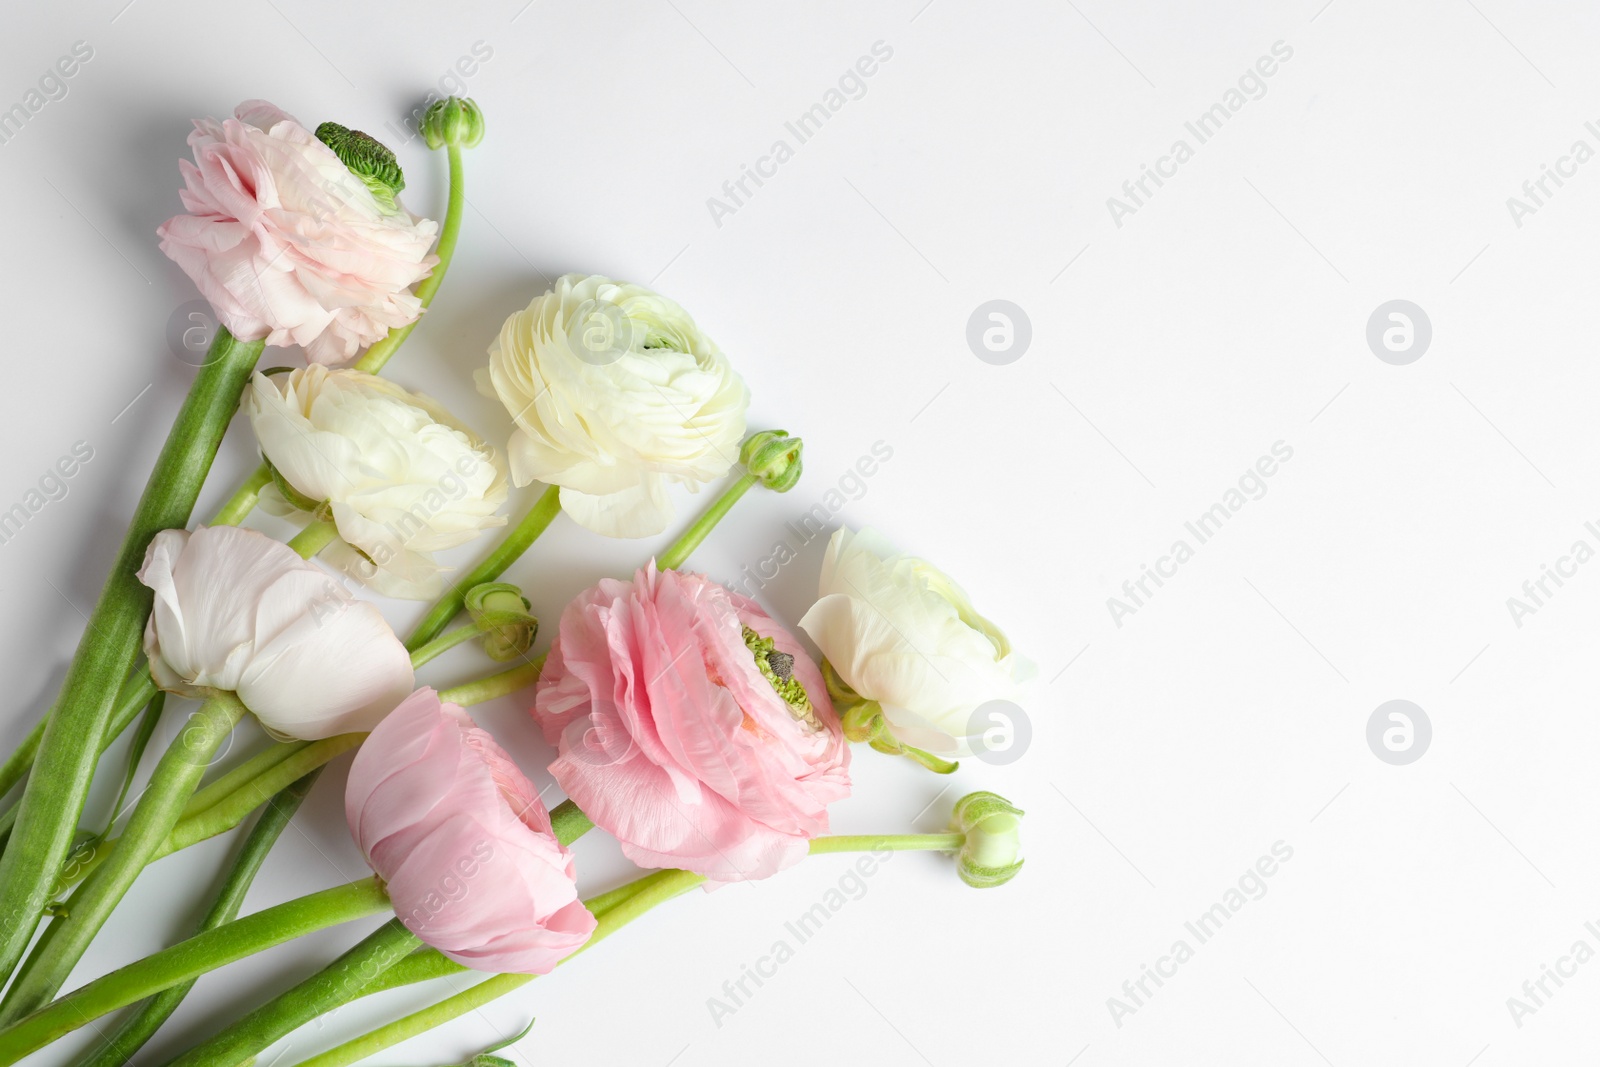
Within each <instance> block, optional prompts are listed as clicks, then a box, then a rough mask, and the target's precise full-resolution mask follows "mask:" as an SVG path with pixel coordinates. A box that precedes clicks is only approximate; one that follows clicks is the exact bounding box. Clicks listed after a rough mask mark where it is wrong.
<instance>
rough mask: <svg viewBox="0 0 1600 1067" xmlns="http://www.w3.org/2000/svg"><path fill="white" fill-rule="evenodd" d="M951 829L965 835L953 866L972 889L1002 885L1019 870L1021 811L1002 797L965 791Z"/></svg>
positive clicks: (958, 803)
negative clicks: (966, 792) (965, 793)
mask: <svg viewBox="0 0 1600 1067" xmlns="http://www.w3.org/2000/svg"><path fill="white" fill-rule="evenodd" d="M950 829H952V830H958V831H960V832H961V833H964V834H966V835H967V841H966V844H964V845H962V846H961V850H960V852H958V853H957V855H956V869H957V871H959V872H960V874H961V880H962V881H963V882H966V883H967V884H968V885H970V886H972V887H973V888H974V889H992V888H993V887H995V886H997V885H1005V884H1006V883H1007V882H1009V881H1011V879H1012V878H1014V877H1016V873H1017V872H1018V871H1020V870H1021V869H1022V863H1023V861H1022V860H1021V859H1020V858H1019V857H1020V854H1021V852H1022V810H1021V809H1020V808H1017V807H1013V806H1012V804H1011V802H1010V801H1008V800H1006V799H1005V798H1004V797H1002V796H999V795H998V794H995V793H989V792H979V793H968V794H967V795H966V796H964V797H962V798H961V799H960V800H958V801H956V808H955V812H954V813H953V814H952V816H951V818H950Z"/></svg>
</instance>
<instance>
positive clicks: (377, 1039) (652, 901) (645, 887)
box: [298, 871, 705, 1067]
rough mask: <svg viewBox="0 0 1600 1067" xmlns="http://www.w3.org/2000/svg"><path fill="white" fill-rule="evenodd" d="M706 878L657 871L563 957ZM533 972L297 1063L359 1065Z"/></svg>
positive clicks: (305, 1066) (504, 977) (484, 985)
mask: <svg viewBox="0 0 1600 1067" xmlns="http://www.w3.org/2000/svg"><path fill="white" fill-rule="evenodd" d="M704 881H705V879H704V878H702V877H701V876H700V875H698V874H691V873H689V872H688V871H657V872H656V873H655V874H650V875H646V876H645V877H643V878H641V879H639V880H638V881H636V882H635V883H633V884H634V886H635V889H634V892H633V894H632V895H631V896H629V897H628V898H627V899H626V900H624V901H622V902H620V903H618V904H617V905H616V906H614V907H612V908H611V909H610V910H608V911H607V912H606V913H605V914H604V915H603V916H597V918H598V919H599V922H598V923H597V924H596V926H595V930H594V933H593V934H592V935H591V936H590V938H589V941H588V943H587V944H585V945H584V946H583V948H581V949H579V950H578V951H577V952H574V953H573V954H572V955H571V956H568V957H567V958H566V960H564V961H562V963H563V965H565V964H566V963H570V962H571V961H572V960H574V959H576V958H577V957H578V956H579V955H581V954H582V953H584V952H587V951H588V950H589V949H591V948H593V947H594V946H595V945H598V944H599V943H600V942H602V941H604V940H605V939H606V938H608V937H610V936H611V935H612V934H614V933H616V932H617V931H618V930H620V929H622V928H623V927H624V926H627V925H628V924H629V923H631V922H633V920H635V919H637V918H639V916H641V915H643V914H645V913H646V912H648V911H649V910H650V909H651V908H654V907H655V906H656V905H658V904H664V903H666V902H667V901H669V900H671V899H673V898H674V897H678V896H682V895H683V894H684V893H687V892H688V891H689V890H691V889H693V888H694V887H695V886H697V885H699V884H701V883H702V882H704ZM535 977H536V976H535V975H531V974H497V975H495V976H494V977H492V978H489V979H487V980H485V981H483V982H479V983H478V984H477V985H475V986H473V987H472V988H470V989H468V990H466V991H465V992H462V993H457V994H456V995H455V996H453V997H449V998H447V999H445V1000H442V1001H440V1002H439V1003H437V1004H435V1005H433V1006H432V1007H428V1008H424V1009H423V1010H422V1011H419V1012H414V1013H412V1014H411V1015H407V1016H406V1017H405V1018H403V1019H399V1020H397V1021H396V1022H392V1023H390V1024H389V1025H388V1026H384V1027H380V1028H379V1029H377V1030H374V1031H372V1032H371V1033H368V1034H364V1035H362V1036H361V1037H358V1038H356V1039H355V1040H354V1041H347V1042H345V1043H344V1044H343V1045H340V1046H339V1047H338V1048H335V1049H331V1050H330V1051H328V1052H324V1053H322V1054H321V1055H320V1056H313V1057H312V1058H311V1059H309V1060H303V1061H302V1062H301V1063H300V1064H299V1065H298V1067H345V1065H346V1064H351V1063H356V1062H358V1061H360V1060H364V1059H366V1058H367V1057H368V1056H372V1055H375V1054H377V1053H379V1052H382V1051H383V1050H384V1049H386V1048H389V1047H390V1046H392V1045H397V1044H399V1043H400V1042H402V1041H405V1040H407V1039H408V1038H412V1037H415V1036H416V1035H418V1034H421V1033H426V1032H427V1031H429V1030H432V1029H433V1028H434V1027H436V1026H440V1025H443V1024H444V1023H447V1022H449V1021H450V1020H452V1019H456V1018H459V1017H461V1016H462V1015H465V1014H466V1013H467V1012H469V1011H473V1010H475V1009H477V1008H481V1007H482V1006H483V1005H485V1004H487V1003H489V1002H490V1001H492V1000H496V999H498V998H500V997H503V996H505V995H506V994H507V993H510V992H512V991H513V990H516V989H520V988H522V987H523V986H525V985H527V984H528V983H529V982H531V981H533V979H534V978H535Z"/></svg>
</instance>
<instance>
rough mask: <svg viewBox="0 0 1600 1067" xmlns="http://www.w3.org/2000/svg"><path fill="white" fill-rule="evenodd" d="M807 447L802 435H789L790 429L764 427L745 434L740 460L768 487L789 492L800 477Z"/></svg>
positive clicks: (745, 467)
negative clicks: (802, 453)
mask: <svg viewBox="0 0 1600 1067" xmlns="http://www.w3.org/2000/svg"><path fill="white" fill-rule="evenodd" d="M803 447H804V445H803V443H802V442H801V440H800V438H798V437H790V436H788V433H787V431H784V430H762V431H761V432H760V433H753V434H751V435H750V436H749V437H747V438H745V442H744V445H743V447H741V448H740V449H739V462H740V463H743V464H744V469H745V470H747V471H749V472H750V473H751V474H752V475H753V476H755V477H756V478H759V479H761V484H762V485H765V486H766V487H767V488H768V489H771V490H774V491H775V492H779V493H787V492H788V491H789V490H790V489H793V488H794V484H795V483H796V482H798V481H799V480H800V468H801V463H800V451H801V449H802V448H803Z"/></svg>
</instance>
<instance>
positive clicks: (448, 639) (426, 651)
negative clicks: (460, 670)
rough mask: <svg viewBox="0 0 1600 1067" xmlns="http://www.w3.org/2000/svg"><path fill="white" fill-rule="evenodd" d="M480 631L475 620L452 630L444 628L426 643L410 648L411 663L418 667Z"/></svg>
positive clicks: (470, 638)
mask: <svg viewBox="0 0 1600 1067" xmlns="http://www.w3.org/2000/svg"><path fill="white" fill-rule="evenodd" d="M482 633H483V631H482V630H481V629H479V628H478V624H477V623H475V622H469V623H466V624H464V625H462V626H457V627H456V628H455V629H454V630H446V631H445V632H444V633H442V634H440V635H439V636H438V637H435V638H434V639H433V640H432V641H429V642H428V643H427V644H425V645H418V646H417V647H416V648H415V649H414V650H412V653H411V665H412V666H413V667H420V666H422V665H423V664H424V663H426V662H428V661H429V660H431V659H433V658H435V657H437V656H439V655H441V654H442V653H445V652H448V651H450V650H451V649H452V648H455V647H456V646H457V645H459V644H463V643H464V642H467V641H471V640H472V639H473V638H474V637H477V636H479V635H480V634H482Z"/></svg>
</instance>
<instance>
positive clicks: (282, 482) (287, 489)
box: [267, 463, 328, 519]
mask: <svg viewBox="0 0 1600 1067" xmlns="http://www.w3.org/2000/svg"><path fill="white" fill-rule="evenodd" d="M267 470H269V471H271V472H272V484H273V485H275V486H277V488H278V492H279V493H281V494H283V499H285V500H287V501H288V502H289V503H290V504H292V505H294V506H295V507H297V508H299V509H300V510H301V511H305V512H309V513H311V514H312V515H315V516H316V517H317V518H319V519H321V518H324V517H325V516H326V515H327V513H328V502H327V501H325V500H312V499H311V498H310V497H308V496H306V495H305V494H304V493H302V492H301V491H300V490H298V489H296V488H295V487H294V486H292V485H290V484H289V479H287V478H285V477H284V476H283V475H282V474H280V473H279V472H278V468H277V467H274V466H273V465H272V464H271V463H268V464H267Z"/></svg>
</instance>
